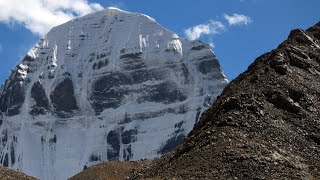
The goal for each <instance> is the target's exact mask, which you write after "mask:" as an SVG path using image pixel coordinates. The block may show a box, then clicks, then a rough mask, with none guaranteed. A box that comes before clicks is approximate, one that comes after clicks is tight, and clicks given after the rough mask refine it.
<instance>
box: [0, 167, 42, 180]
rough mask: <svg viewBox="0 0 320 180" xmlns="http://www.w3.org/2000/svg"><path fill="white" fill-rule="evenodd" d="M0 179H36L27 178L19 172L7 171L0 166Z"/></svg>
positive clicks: (32, 178) (33, 179)
mask: <svg viewBox="0 0 320 180" xmlns="http://www.w3.org/2000/svg"><path fill="white" fill-rule="evenodd" d="M0 179H1V180H17V179H19V180H36V178H34V177H31V176H27V175H25V174H23V173H21V172H18V171H14V170H11V169H8V168H6V167H2V166H0Z"/></svg>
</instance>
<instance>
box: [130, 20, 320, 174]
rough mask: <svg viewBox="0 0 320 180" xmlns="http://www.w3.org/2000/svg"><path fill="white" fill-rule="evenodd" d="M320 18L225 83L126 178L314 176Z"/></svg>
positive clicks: (318, 148) (318, 144)
mask: <svg viewBox="0 0 320 180" xmlns="http://www.w3.org/2000/svg"><path fill="white" fill-rule="evenodd" d="M319 162H320V23H318V24H316V25H315V26H313V27H311V28H309V29H308V30H306V31H303V30H300V29H297V30H293V31H292V32H291V33H290V35H289V37H288V40H286V41H284V42H283V43H282V44H281V45H279V47H278V48H277V49H274V50H272V51H271V52H269V53H266V54H264V55H262V56H260V57H259V58H257V59H256V60H255V62H254V63H253V64H252V65H250V66H249V68H248V70H247V71H246V72H244V73H242V74H241V75H240V76H239V77H238V78H236V79H235V80H234V81H232V82H231V83H230V84H229V85H228V86H227V87H226V88H225V90H224V91H223V93H222V95H221V96H220V97H219V98H218V99H217V100H216V102H215V103H214V104H213V105H212V107H211V108H210V109H209V110H208V111H207V112H206V113H205V114H204V115H203V116H202V118H201V121H200V122H199V123H198V124H197V125H196V127H195V128H194V129H193V130H192V132H191V133H190V134H189V135H188V138H187V139H186V140H185V141H184V142H183V144H182V145H180V146H179V147H178V148H177V149H176V150H175V151H173V152H171V153H169V154H167V155H165V156H164V157H163V158H160V159H157V160H155V161H154V162H153V163H152V165H150V166H148V167H147V168H144V169H143V170H136V171H134V172H133V173H132V174H131V175H132V176H131V179H149V178H151V179H163V178H173V177H175V178H176V179H319V178H320V163H319Z"/></svg>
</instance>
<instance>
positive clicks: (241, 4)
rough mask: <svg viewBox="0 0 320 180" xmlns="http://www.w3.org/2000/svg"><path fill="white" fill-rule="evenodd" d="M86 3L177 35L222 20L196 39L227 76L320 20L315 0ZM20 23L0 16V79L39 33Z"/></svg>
mask: <svg viewBox="0 0 320 180" xmlns="http://www.w3.org/2000/svg"><path fill="white" fill-rule="evenodd" d="M34 1H37V0H34ZM80 1H85V0H80ZM89 3H99V4H100V5H102V6H103V7H108V6H116V7H119V8H121V9H124V10H127V11H133V12H140V13H143V14H147V15H149V16H151V17H153V18H155V19H156V20H157V21H158V22H159V23H160V24H161V25H163V26H165V27H166V28H168V29H170V30H172V31H175V32H177V33H178V34H179V35H180V36H181V37H185V36H186V35H185V30H186V29H188V28H190V27H194V26H197V25H199V24H208V23H210V20H212V21H219V22H221V23H223V24H224V25H225V29H224V30H219V31H218V32H219V33H218V34H211V35H204V36H201V37H200V39H201V40H203V41H205V42H207V43H213V44H214V49H213V50H214V52H215V53H216V55H217V57H218V59H219V60H220V63H221V65H222V68H223V70H224V72H225V74H226V76H227V78H228V79H229V80H232V79H234V78H235V77H236V76H237V75H239V74H240V73H241V72H243V71H244V70H246V69H247V67H248V65H250V64H251V63H252V62H253V61H254V59H255V58H256V57H258V56H260V55H261V54H263V53H265V52H267V51H270V50H272V49H273V48H276V47H277V45H278V44H279V43H281V42H282V41H283V40H285V39H286V38H287V36H288V34H289V32H290V30H292V29H295V28H302V29H306V28H308V27H310V26H312V25H314V24H315V23H317V22H319V21H320V10H319V7H320V0H197V1H195V0H158V1H155V0H126V1H125V0H112V1H108V0H90V1H89ZM1 8H4V6H2V7H1V3H0V16H1V11H3V9H1ZM11 8H12V7H11ZM31 11H32V10H31ZM234 13H236V14H241V15H245V16H246V17H249V18H250V19H251V23H248V24H247V25H234V26H232V25H228V21H227V20H226V19H225V15H230V16H232V15H233V14H234ZM25 26H26V25H25V24H22V23H19V22H14V21H10V22H8V21H7V20H3V19H2V20H1V17H0V34H1V38H0V83H2V82H4V80H5V79H6V78H7V76H8V75H9V73H10V70H11V69H12V68H13V67H14V66H15V65H16V64H17V63H18V61H19V60H20V59H21V57H23V56H24V55H25V54H26V53H27V51H28V50H29V49H30V48H31V47H32V46H33V45H34V44H35V43H36V42H37V41H38V39H39V35H37V34H34V33H32V32H31V31H30V30H28V29H26V28H25Z"/></svg>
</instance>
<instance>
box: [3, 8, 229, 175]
mask: <svg viewBox="0 0 320 180" xmlns="http://www.w3.org/2000/svg"><path fill="white" fill-rule="evenodd" d="M227 83H228V81H227V80H226V78H225V76H224V74H223V72H222V70H221V68H220V65H219V62H218V60H217V59H216V57H215V55H214V53H213V52H212V50H211V48H210V46H209V45H207V44H204V43H202V42H200V41H187V40H185V39H181V38H179V36H178V35H177V34H175V33H173V32H171V31H169V30H167V29H165V28H163V27H162V26H160V25H159V24H158V23H157V22H156V21H155V20H154V19H152V18H150V17H149V16H146V15H143V14H138V13H130V12H125V11H122V10H119V9H115V8H108V9H105V10H103V11H99V12H96V13H93V14H90V15H86V16H84V17H81V18H77V19H74V20H72V21H70V22H67V23H65V24H63V25H60V26H57V27H55V28H53V29H52V30H51V31H50V32H49V33H48V34H47V35H46V36H45V37H44V38H42V39H41V40H40V41H39V42H38V43H37V44H36V45H35V46H34V47H33V48H32V49H31V50H30V51H29V52H28V54H27V55H26V56H25V57H24V58H23V59H22V60H21V62H20V63H19V65H17V66H16V68H15V69H14V70H13V71H12V73H11V75H10V77H9V78H8V79H7V80H6V82H5V83H4V85H3V86H2V87H1V89H0V110H1V111H2V112H0V124H1V125H0V133H1V138H0V162H1V164H2V165H4V166H8V167H10V168H13V169H18V170H21V171H23V172H25V173H27V174H29V175H32V176H35V177H38V178H40V179H46V180H51V179H66V178H68V177H70V176H72V175H74V174H76V173H77V172H79V171H81V170H83V169H84V168H86V167H89V166H91V165H94V164H97V163H99V162H101V161H106V160H122V161H126V160H139V159H144V158H154V157H157V156H160V155H161V154H163V153H166V152H168V151H169V150H171V149H172V148H174V147H175V146H176V145H178V144H179V143H180V142H181V141H182V140H183V139H184V138H185V137H186V135H187V134H188V133H189V132H190V131H191V129H192V128H193V125H194V124H195V122H196V121H197V120H198V118H199V116H200V114H201V113H202V112H203V111H205V110H206V109H207V107H208V106H209V105H211V103H212V101H213V100H214V99H215V98H216V96H217V95H219V94H220V93H221V91H222V89H223V88H224V86H225V85H226V84H227Z"/></svg>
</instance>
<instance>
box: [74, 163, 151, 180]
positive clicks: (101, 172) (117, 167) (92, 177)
mask: <svg viewBox="0 0 320 180" xmlns="http://www.w3.org/2000/svg"><path fill="white" fill-rule="evenodd" d="M148 164H150V161H137V162H117V161H111V162H106V163H101V164H98V165H95V166H92V167H90V168H88V169H86V170H84V171H82V172H81V173H79V174H77V175H75V176H73V177H71V178H70V180H122V179H128V178H129V176H128V175H129V173H130V172H131V171H133V170H137V169H141V168H142V167H144V166H146V165H148Z"/></svg>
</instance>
